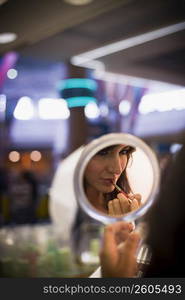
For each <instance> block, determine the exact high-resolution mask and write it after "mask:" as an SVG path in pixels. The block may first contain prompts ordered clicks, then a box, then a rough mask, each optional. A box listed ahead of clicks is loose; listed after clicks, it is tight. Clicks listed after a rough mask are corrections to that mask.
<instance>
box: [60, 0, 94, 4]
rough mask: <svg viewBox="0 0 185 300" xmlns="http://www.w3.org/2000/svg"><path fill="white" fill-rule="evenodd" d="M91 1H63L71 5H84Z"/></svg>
mask: <svg viewBox="0 0 185 300" xmlns="http://www.w3.org/2000/svg"><path fill="white" fill-rule="evenodd" d="M92 1H93V0H64V2H66V3H68V4H72V5H86V4H89V3H91V2H92Z"/></svg>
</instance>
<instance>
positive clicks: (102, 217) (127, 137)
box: [73, 133, 160, 224]
mask: <svg viewBox="0 0 185 300" xmlns="http://www.w3.org/2000/svg"><path fill="white" fill-rule="evenodd" d="M118 144H126V145H130V146H133V147H139V148H140V149H141V150H143V152H144V153H145V154H146V156H147V157H148V158H149V160H150V162H151V166H152V170H153V173H154V176H153V178H154V180H153V184H152V188H151V192H150V194H149V196H148V200H147V201H146V202H145V203H144V204H143V205H142V206H141V207H140V208H139V209H137V210H135V211H133V212H130V213H128V214H126V215H123V216H121V217H112V216H109V215H107V214H105V213H103V212H100V211H98V210H97V209H96V208H95V207H93V206H92V205H91V204H90V202H89V201H88V199H87V196H86V194H85V191H84V186H83V179H84V171H85V168H86V166H87V164H88V162H89V161H90V159H91V158H92V157H93V156H94V155H95V154H96V153H97V152H99V151H100V150H101V149H103V148H106V147H109V146H112V145H118ZM159 181H160V168H159V163H158V160H157V157H156V155H155V153H154V152H153V151H152V150H151V148H150V147H149V146H148V145H147V144H146V143H145V142H144V141H142V140H141V139H140V138H138V137H136V136H133V135H131V134H125V133H110V134H106V135H103V136H101V137H100V138H97V139H95V140H93V141H92V142H90V143H89V144H88V145H87V146H86V147H85V148H84V150H83V152H82V154H81V156H80V158H79V161H78V163H77V165H76V168H75V172H74V178H73V183H74V191H75V195H76V198H77V202H78V203H79V205H80V207H81V208H82V209H83V210H84V211H85V212H86V213H87V214H88V215H89V216H91V217H92V218H94V219H96V220H98V221H100V222H102V223H104V224H109V223H113V222H115V221H118V220H119V221H120V220H124V221H127V222H132V221H134V220H136V219H138V218H140V217H142V216H143V215H144V214H145V213H146V212H147V211H148V209H149V208H150V206H151V205H152V204H153V202H154V200H155V197H156V195H157V193H158V189H159Z"/></svg>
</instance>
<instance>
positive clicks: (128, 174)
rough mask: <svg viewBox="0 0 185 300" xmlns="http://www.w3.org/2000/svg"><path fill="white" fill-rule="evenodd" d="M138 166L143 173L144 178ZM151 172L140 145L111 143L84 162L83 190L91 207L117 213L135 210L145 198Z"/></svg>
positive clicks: (120, 214)
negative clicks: (138, 146)
mask: <svg viewBox="0 0 185 300" xmlns="http://www.w3.org/2000/svg"><path fill="white" fill-rule="evenodd" d="M141 170H142V173H144V174H145V175H146V176H144V175H143V179H144V180H142V178H141ZM143 170H145V172H143ZM152 174H153V173H152V169H151V166H150V162H149V160H148V158H147V156H146V155H145V154H144V152H143V151H141V149H139V148H136V147H133V146H130V145H127V144H118V145H111V146H109V147H106V148H103V149H101V150H99V151H98V152H97V153H96V154H95V155H94V156H93V157H92V158H91V159H90V161H89V162H88V164H87V166H86V168H85V172H84V190H85V194H86V196H87V199H88V201H89V202H90V204H91V205H93V206H94V208H95V209H97V210H99V211H100V212H103V213H105V214H108V215H109V216H113V217H120V216H123V215H125V214H128V213H129V212H132V211H134V210H137V209H138V208H139V207H140V206H141V205H142V204H143V203H144V202H145V201H146V199H147V197H148V194H149V192H150V189H151V184H152V182H151V181H152V180H153V178H152ZM145 177H146V178H145ZM146 181H148V184H147V183H146Z"/></svg>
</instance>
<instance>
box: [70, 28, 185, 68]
mask: <svg viewBox="0 0 185 300" xmlns="http://www.w3.org/2000/svg"><path fill="white" fill-rule="evenodd" d="M184 29H185V22H181V23H177V24H174V25H170V26H167V27H163V28H160V29H157V30H153V31H150V32H146V33H144V34H140V35H137V36H134V37H131V38H128V39H124V40H121V41H118V42H115V43H111V44H108V45H106V46H103V47H99V48H96V49H93V50H91V51H87V52H84V53H81V54H79V55H76V56H73V57H72V58H71V63H72V64H74V65H81V66H82V65H83V66H85V63H86V62H88V61H90V60H94V59H97V58H100V57H103V56H106V55H110V54H112V53H116V52H119V51H122V50H125V49H128V48H131V47H134V46H137V45H141V44H144V43H146V42H149V41H152V40H155V39H159V38H161V37H163V36H167V35H169V34H172V33H175V32H178V31H181V30H184Z"/></svg>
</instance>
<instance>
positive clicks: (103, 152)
mask: <svg viewBox="0 0 185 300" xmlns="http://www.w3.org/2000/svg"><path fill="white" fill-rule="evenodd" d="M107 154H108V150H101V151H99V152H98V153H97V155H101V156H104V155H107Z"/></svg>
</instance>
